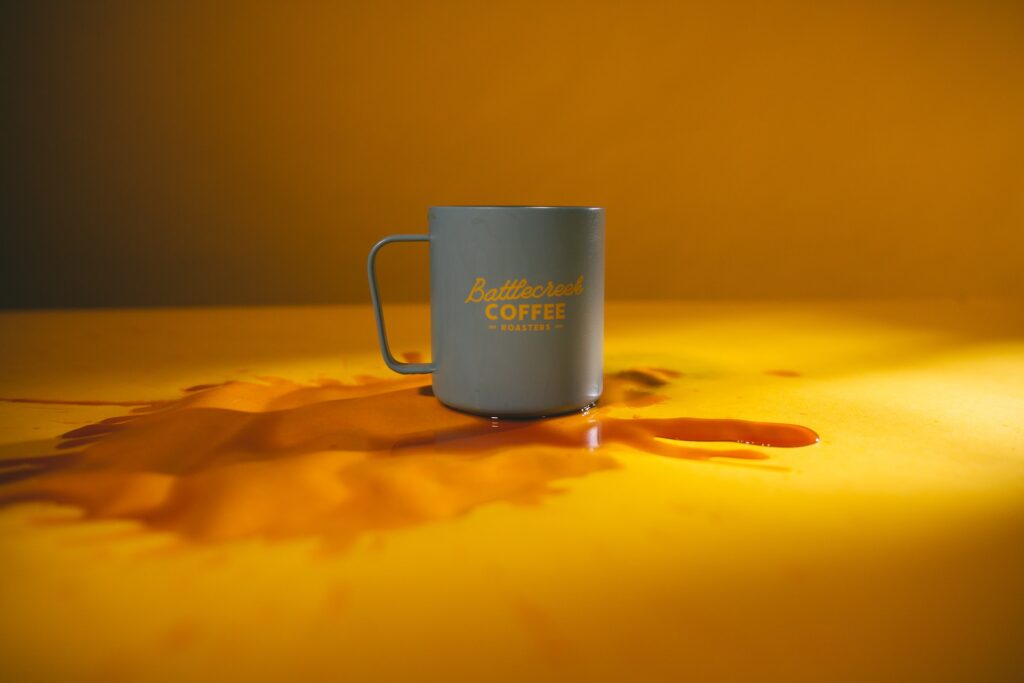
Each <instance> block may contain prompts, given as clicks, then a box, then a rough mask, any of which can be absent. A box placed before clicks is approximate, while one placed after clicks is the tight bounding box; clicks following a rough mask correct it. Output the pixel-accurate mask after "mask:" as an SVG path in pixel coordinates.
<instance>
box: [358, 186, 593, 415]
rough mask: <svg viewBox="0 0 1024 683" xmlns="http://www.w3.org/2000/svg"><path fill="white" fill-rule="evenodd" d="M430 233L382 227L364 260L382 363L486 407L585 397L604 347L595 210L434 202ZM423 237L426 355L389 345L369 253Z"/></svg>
mask: <svg viewBox="0 0 1024 683" xmlns="http://www.w3.org/2000/svg"><path fill="white" fill-rule="evenodd" d="M429 219H430V232H429V233H428V234H425V235H422V234H421V235H392V236H390V237H386V238H384V239H382V240H381V241H380V242H378V243H377V244H375V245H374V246H373V248H372V249H371V250H370V256H369V259H368V261H367V270H368V274H369V279H370V298H371V299H372V301H373V307H374V313H375V314H376V318H377V334H378V337H379V339H380V349H381V354H382V355H383V357H384V362H385V363H387V365H388V367H390V368H391V369H392V370H394V371H395V372H400V373H403V374H412V373H428V372H429V373H433V390H434V395H435V396H436V397H437V398H438V400H440V401H441V402H442V403H444V404H445V405H447V406H449V407H451V408H455V409H457V410H462V411H466V412H470V413H476V414H479V415H486V416H490V417H544V416H549V415H557V414H560V413H567V412H570V411H574V410H579V409H582V408H586V407H588V406H591V405H593V404H594V403H595V402H596V401H597V399H598V398H600V396H601V389H602V376H601V373H602V362H603V359H602V356H603V352H604V209H601V208H597V207H586V206H435V207H432V208H431V209H430V213H429ZM392 242H427V243H429V245H430V324H431V347H432V348H431V354H432V358H431V360H430V362H429V363H402V362H399V361H398V360H396V359H395V357H394V356H392V355H391V351H390V349H389V347H388V340H387V333H386V331H385V327H384V317H383V313H382V311H381V303H380V295H379V294H378V292H377V278H376V273H375V262H376V257H377V252H378V251H380V249H381V247H383V246H384V245H385V244H391V243H392Z"/></svg>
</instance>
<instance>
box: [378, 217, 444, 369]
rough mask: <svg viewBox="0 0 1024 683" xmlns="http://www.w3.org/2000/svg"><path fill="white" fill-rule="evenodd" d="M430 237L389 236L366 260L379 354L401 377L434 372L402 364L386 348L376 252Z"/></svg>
mask: <svg viewBox="0 0 1024 683" xmlns="http://www.w3.org/2000/svg"><path fill="white" fill-rule="evenodd" d="M429 241H430V235H389V236H388V237H385V238H384V239H382V240H381V241H380V242H377V244H375V245H373V249H370V256H369V257H368V258H367V259H366V272H367V274H368V275H369V278H370V300H371V301H373V313H374V315H375V316H376V317H377V338H378V339H379V340H380V352H381V355H382V356H383V357H384V362H385V363H387V365H388V367H389V368H391V369H392V370H394V371H395V372H400V373H402V374H403V375H421V374H424V373H428V372H433V371H434V364H433V363H402V362H401V361H399V360H396V359H395V357H394V356H392V355H391V349H390V348H389V347H388V335H387V332H385V331H384V311H383V310H381V306H380V294H379V293H378V292H377V252H378V251H380V249H381V247H383V246H384V245H385V244H390V243H392V242H429Z"/></svg>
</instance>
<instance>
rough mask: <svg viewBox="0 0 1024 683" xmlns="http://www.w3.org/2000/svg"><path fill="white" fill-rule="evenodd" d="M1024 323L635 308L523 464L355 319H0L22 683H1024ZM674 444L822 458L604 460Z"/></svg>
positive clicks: (979, 317) (614, 309)
mask: <svg viewBox="0 0 1024 683" xmlns="http://www.w3.org/2000/svg"><path fill="white" fill-rule="evenodd" d="M1022 312H1024V306H1021V305H1020V304H1018V303H1012V302H1003V303H1000V302H892V303H858V302H849V303H814V304H809V303H804V304H779V303H771V304H769V303H763V304H744V303H634V304H626V303H613V304H609V307H608V325H607V339H606V358H607V361H606V365H607V371H608V373H609V376H610V377H611V387H612V392H613V394H610V395H609V401H608V403H609V404H611V405H606V406H604V407H599V408H598V409H597V410H596V411H594V414H593V415H590V416H574V417H573V418H568V419H572V420H576V421H577V422H572V423H569V422H564V423H553V424H554V426H553V427H552V426H549V425H541V426H539V427H538V426H536V425H526V426H525V427H523V429H525V430H527V431H523V432H521V433H520V434H518V435H516V434H513V433H512V432H508V431H506V430H505V428H504V427H502V426H500V425H499V426H498V427H495V428H494V429H497V432H495V433H494V434H491V433H480V432H479V430H478V426H479V425H478V423H475V422H472V421H470V422H466V420H468V419H469V418H464V417H462V416H460V415H457V414H453V415H455V416H454V417H448V416H446V415H445V414H444V412H443V411H441V412H439V410H440V409H436V410H435V408H433V407H432V406H433V403H432V401H433V399H432V398H430V397H429V396H428V395H424V390H423V388H422V386H421V385H422V384H423V382H422V381H421V380H418V379H416V378H412V379H403V378H399V377H397V376H395V375H389V374H388V372H387V371H386V369H385V368H384V366H383V364H382V363H381V361H380V360H379V356H378V353H377V350H376V341H375V339H374V337H373V327H372V320H371V315H370V312H369V309H368V308H365V307H337V308H265V309H202V310H136V311H82V312H49V313H6V314H3V315H2V316H0V359H2V360H0V364H2V365H0V397H3V398H5V399H17V400H15V401H10V400H8V401H4V402H0V437H2V440H0V459H2V462H0V482H2V483H0V642H2V643H3V644H2V646H0V647H2V649H0V679H2V680H4V681H19V682H22V681H37V680H38V681H69V680H76V681H77V680H89V681H91V680H95V681H122V680H123V681H134V680H143V681H183V680H189V681H196V680H211V681H222V680H246V681H283V680H296V681H300V680H301V681H320V680H323V681H328V680H329V681H334V680H358V681H409V680H430V681H546V680H552V681H555V680H558V681H562V680H580V681H680V680H697V681H706V680H729V681H736V680H758V681H764V680H769V681H775V680H777V681H799V680H808V681H821V680H829V681H837V680H839V681H842V680H849V681H864V680H872V679H879V680H922V681H946V680H948V681H968V680H969V681H982V680H984V681H989V680H991V681H1004V680H1006V681H1008V680H1021V679H1022V677H1024V451H1022V447H1021V443H1022V441H1024V427H1022V419H1021V418H1022V417H1024V313H1022ZM389 324H390V334H391V337H392V339H393V343H394V346H395V347H396V348H397V349H398V350H403V351H406V352H408V353H410V354H411V355H413V356H415V354H421V355H424V356H426V355H427V354H428V353H429V344H428V339H429V324H428V313H427V310H426V308H425V307H421V306H404V307H403V306H392V307H390V309H389ZM224 383H226V384H224ZM210 385H214V386H210ZM186 389H189V391H185V390H186ZM681 416H686V417H697V418H739V419H744V420H756V421H766V422H781V423H794V424H799V425H805V426H807V427H810V428H812V429H814V430H815V431H817V432H818V433H819V434H820V435H821V442H820V443H818V444H815V445H810V446H806V447H797V448H765V447H760V446H737V445H736V444H717V445H716V444H704V443H701V444H695V443H679V442H674V441H671V440H668V439H664V438H659V437H657V436H656V435H653V434H648V433H645V434H644V435H643V438H642V439H641V440H639V441H636V440H633V441H630V440H629V439H620V438H617V437H616V436H615V435H616V434H618V433H620V432H621V430H623V429H626V428H627V427H629V426H630V425H633V424H640V425H651V424H656V423H655V422H653V420H657V419H662V418H669V417H681ZM587 420H589V421H590V422H587V423H586V425H590V426H584V422H585V421H587ZM391 425H393V428H392V427H391ZM559 425H568V426H565V427H562V426H559ZM466 430H469V431H468V432H467V431H466ZM474 430H477V431H474ZM69 432H70V435H68V436H64V437H61V435H62V434H68V433H69ZM439 435H441V436H439ZM523 435H525V436H523ZM752 457H753V458H761V459H747V458H752Z"/></svg>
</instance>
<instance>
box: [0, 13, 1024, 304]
mask: <svg viewBox="0 0 1024 683" xmlns="http://www.w3.org/2000/svg"><path fill="white" fill-rule="evenodd" d="M12 5H14V3H4V9H3V10H0V11H2V13H3V16H2V17H0V18H2V24H3V29H2V31H3V34H4V35H3V36H2V39H3V47H2V48H0V49H2V50H3V52H4V54H3V66H2V67H0V68H2V69H3V71H4V78H5V82H6V83H7V86H6V87H5V92H6V94H7V98H8V101H7V103H6V104H5V105H4V107H3V114H2V116H3V117H4V119H3V122H2V130H3V139H4V141H3V148H4V152H3V157H4V164H3V166H4V170H3V173H4V182H3V187H4V190H3V193H4V196H3V202H2V204H3V206H2V209H0V210H2V221H3V232H2V237H0V240H2V244H0V246H2V249H0V306H7V307H12V306H14V307H36V306H107V305H113V306H120V305H149V304H159V305H165V304H233V303H242V304H256V303H305V302H309V303H313V302H343V301H366V300H367V298H368V297H367V293H366V285H365V276H364V270H363V269H364V259H365V255H366V251H367V250H368V248H369V246H370V245H371V244H372V242H373V241H374V240H375V239H376V238H377V237H379V236H382V235H384V234H387V233H389V232H400V231H407V232H414V231H421V230H423V229H424V228H425V223H426V207H427V206H428V205H430V204H443V203H501V204H513V203H531V204H532V203H537V204H576V203H582V204H600V205H604V206H606V207H607V208H608V226H609V234H608V245H609V255H608V291H609V295H610V296H612V297H619V298H625V297H687V298H693V297H822V296H903V295H950V294H952V295H1022V294H1024V277H1022V276H1021V271H1022V270H1024V268H1022V266H1024V260H1022V259H1024V256H1022V255H1024V3H1019V2H1001V3H1000V2H991V1H984V0H982V1H974V2H969V1H967V0H964V1H963V2H956V1H949V2H917V3H913V2H899V3H892V2H821V1H820V0H817V1H810V2H785V1H783V2H763V1H760V0H759V1H757V2H750V3H745V2H709V3H676V2H670V3H653V2H579V3H575V2H573V3H566V2H554V3H552V2H524V1H516V2H510V3H494V2H416V3H408V2H400V3H394V2H361V3H355V2H348V3H344V2H338V3H323V4H318V3H284V2H281V3H267V4H262V3H254V2H247V3H244V4H241V5H238V6H230V5H226V4H221V3H202V2H200V3H194V4H189V3H179V2H173V3H166V4H164V3H143V2H125V3H111V2H91V3H67V4H61V3H55V4H50V3H22V5H24V6H22V7H13V6H12ZM12 95H13V97H11V96H12ZM425 251H426V250H423V249H422V247H420V248H419V250H418V249H417V247H415V246H410V247H408V248H402V249H397V248H396V249H395V250H394V251H393V252H392V253H391V255H390V256H388V258H386V259H385V261H386V263H385V264H384V266H383V274H384V277H385V279H386V281H387V287H386V289H385V296H386V297H387V298H389V299H390V300H399V299H416V298H423V297H424V296H425V292H426V282H427V276H426V263H427V261H426V253H425Z"/></svg>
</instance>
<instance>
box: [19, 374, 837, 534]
mask: <svg viewBox="0 0 1024 683" xmlns="http://www.w3.org/2000/svg"><path fill="white" fill-rule="evenodd" d="M678 377H679V373H676V372H674V371H672V370H666V369H656V368H644V369H633V370H627V371H624V372H619V373H616V374H612V375H608V376H606V378H605V392H604V395H603V396H602V399H601V402H600V403H599V404H598V406H597V407H596V408H594V409H591V410H589V411H586V412H584V413H579V414H573V415H567V416H563V417H558V418H550V419H543V420H491V419H487V418H481V417H476V416H473V415H467V414H464V413H460V412H456V411H453V410H450V409H447V408H445V407H443V406H442V405H441V404H440V403H439V402H438V401H437V400H436V399H435V398H434V397H433V395H432V393H431V391H430V387H429V384H428V382H429V380H428V379H426V378H424V377H400V378H393V379H378V378H372V377H360V378H357V379H356V380H355V381H353V382H350V383H346V382H340V381H336V380H321V381H318V382H316V383H313V384H299V383H295V382H291V381H287V380H281V379H272V380H264V381H261V382H241V381H232V382H224V383H220V384H206V385H198V386H193V387H189V388H188V389H187V390H185V394H184V396H182V397H180V398H178V399H176V400H170V401H165V400H159V401H124V402H116V403H105V402H88V401H49V400H42V399H24V400H25V401H30V402H39V403H72V404H84V405H94V404H100V405H124V406H133V407H134V410H133V411H132V413H131V414H128V415H120V416H116V417H110V418H107V419H104V420H101V421H99V422H96V423H93V424H89V425H86V426H83V427H79V428H77V429H73V430H71V431H69V432H67V433H65V434H64V435H63V436H62V437H61V439H60V441H59V443H58V444H57V445H56V450H57V451H58V452H57V453H55V454H50V455H44V456H39V457H26V458H17V459H8V460H5V461H2V462H0V505H11V504H14V503H17V502H23V501H44V502H52V503H57V504H63V505H70V506H74V507H76V508H78V509H79V510H81V513H82V518H83V519H86V520H90V519H94V520H103V519H123V520H133V521H135V522H137V523H139V524H140V525H142V527H143V528H146V529H152V530H156V531H164V532H169V533H171V534H173V535H174V536H176V537H177V538H178V539H180V540H181V541H185V542H221V541H231V540H236V539H244V538H265V539H285V538H296V537H311V536H312V537H318V538H320V539H321V540H322V541H323V542H324V544H325V546H326V547H328V548H333V549H339V548H344V547H346V546H348V545H349V544H351V543H352V542H353V541H354V540H355V539H357V538H358V537H359V536H361V535H362V534H365V533H367V532H375V531H378V532H379V531H385V530H388V529H397V528H402V527H409V526H414V525H419V524H424V523H428V522H431V521H436V520H442V519H448V518H452V517H457V516H459V515H463V514H466V513H468V512H470V511H472V510H474V509H476V508H478V507H480V506H482V505H488V504H492V503H496V502H506V503H511V504H519V505H529V504H536V503H539V502H540V501H542V500H543V499H544V498H545V497H547V496H550V495H553V494H555V493H557V492H558V488H557V485H558V482H564V481H566V480H570V479H574V478H578V477H582V476H585V475H588V474H591V473H594V472H600V471H605V470H612V469H615V468H618V467H620V466H621V455H622V454H624V453H627V451H625V450H622V449H620V457H613V456H612V455H611V453H610V451H609V449H608V448H607V446H620V447H621V446H624V447H628V448H631V449H635V450H637V451H642V452H645V453H649V454H653V455H657V456H662V457H669V458H679V459H686V460H703V461H707V460H711V459H713V458H714V459H728V460H734V461H752V460H764V459H766V458H767V457H768V456H767V455H766V454H765V453H764V452H763V451H758V450H754V449H751V448H733V449H728V450H721V449H713V450H712V449H707V448H700V447H696V446H688V445H683V444H682V443H680V442H700V441H728V442H737V443H742V444H755V445H760V446H776V447H795V446H806V445H809V444H813V443H816V442H817V440H818V436H817V434H815V433H814V432H813V431H812V430H810V429H808V428H806V427H801V426H799V425H792V424H778V423H765V422H750V421H745V420H734V419H702V418H689V417H680V418H645V417H642V416H633V417H615V416H612V415H611V414H609V413H612V412H614V411H613V410H611V409H613V408H614V407H616V406H620V407H622V406H626V407H632V408H643V407H645V406H650V405H653V404H656V403H660V402H662V401H664V400H666V398H667V397H665V396H663V395H660V394H659V393H658V391H659V390H660V389H662V388H663V387H664V386H665V385H666V384H668V383H669V382H672V381H674V380H675V379H677V378H678ZM19 400H21V399H19Z"/></svg>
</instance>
